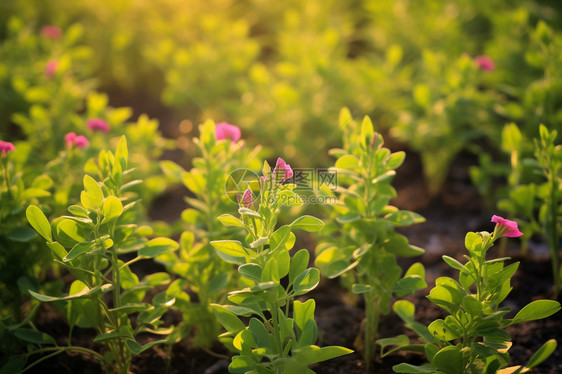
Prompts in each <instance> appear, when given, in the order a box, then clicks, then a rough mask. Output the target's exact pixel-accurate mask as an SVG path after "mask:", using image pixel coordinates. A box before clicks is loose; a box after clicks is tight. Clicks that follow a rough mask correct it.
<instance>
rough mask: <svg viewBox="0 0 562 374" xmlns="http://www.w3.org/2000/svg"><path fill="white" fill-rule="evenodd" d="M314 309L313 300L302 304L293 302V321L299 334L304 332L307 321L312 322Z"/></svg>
mask: <svg viewBox="0 0 562 374" xmlns="http://www.w3.org/2000/svg"><path fill="white" fill-rule="evenodd" d="M315 308H316V303H315V301H314V299H309V300H306V301H305V302H304V303H301V302H300V301H298V300H295V302H294V303H293V320H294V321H295V325H296V326H297V327H298V328H299V329H300V331H301V332H302V331H304V328H305V325H306V323H307V322H308V321H310V320H314V309H315Z"/></svg>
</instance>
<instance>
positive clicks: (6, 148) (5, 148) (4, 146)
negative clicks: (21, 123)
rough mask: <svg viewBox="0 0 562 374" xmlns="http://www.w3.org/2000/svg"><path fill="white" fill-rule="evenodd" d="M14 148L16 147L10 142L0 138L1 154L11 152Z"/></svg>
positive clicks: (4, 154)
mask: <svg viewBox="0 0 562 374" xmlns="http://www.w3.org/2000/svg"><path fill="white" fill-rule="evenodd" d="M15 150H16V147H14V145H13V144H12V143H10V142H3V141H2V140H0V153H1V154H2V156H3V157H4V156H6V155H7V154H8V153H10V152H13V151H15Z"/></svg>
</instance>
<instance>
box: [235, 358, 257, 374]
mask: <svg viewBox="0 0 562 374" xmlns="http://www.w3.org/2000/svg"><path fill="white" fill-rule="evenodd" d="M255 368H256V362H255V361H254V360H252V358H251V357H249V356H234V357H232V361H231V362H230V365H228V372H229V373H233V374H244V373H246V374H251V373H257V372H254V371H253V370H254V369H255Z"/></svg>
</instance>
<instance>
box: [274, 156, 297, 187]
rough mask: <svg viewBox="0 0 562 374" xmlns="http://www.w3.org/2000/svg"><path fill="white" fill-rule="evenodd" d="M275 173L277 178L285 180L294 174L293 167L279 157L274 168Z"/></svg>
mask: <svg viewBox="0 0 562 374" xmlns="http://www.w3.org/2000/svg"><path fill="white" fill-rule="evenodd" d="M273 175H274V176H275V179H276V180H280V181H284V180H287V179H289V178H291V177H292V176H293V169H291V165H289V164H287V163H286V162H285V160H283V159H282V158H281V157H279V158H277V163H276V164H275V168H274V169H273Z"/></svg>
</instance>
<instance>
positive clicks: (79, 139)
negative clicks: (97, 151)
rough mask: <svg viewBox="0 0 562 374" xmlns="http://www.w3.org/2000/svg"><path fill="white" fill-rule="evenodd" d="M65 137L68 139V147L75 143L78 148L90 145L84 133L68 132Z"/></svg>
mask: <svg viewBox="0 0 562 374" xmlns="http://www.w3.org/2000/svg"><path fill="white" fill-rule="evenodd" d="M64 139H65V140H66V145H67V146H68V148H72V146H73V145H75V146H76V148H86V147H87V146H88V145H90V142H89V141H88V139H86V137H85V136H84V135H76V134H75V133H73V132H69V133H68V134H66V135H65V137H64Z"/></svg>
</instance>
